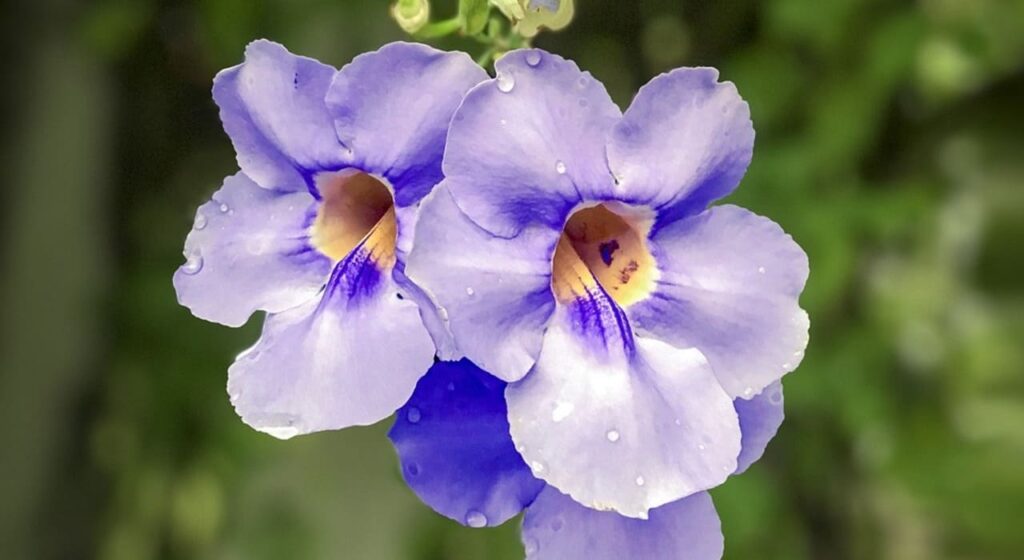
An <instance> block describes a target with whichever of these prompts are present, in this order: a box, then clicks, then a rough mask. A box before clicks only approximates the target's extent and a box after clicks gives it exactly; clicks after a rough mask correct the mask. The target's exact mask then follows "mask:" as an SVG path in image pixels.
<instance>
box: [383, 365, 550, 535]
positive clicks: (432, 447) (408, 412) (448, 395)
mask: <svg viewBox="0 0 1024 560" xmlns="http://www.w3.org/2000/svg"><path fill="white" fill-rule="evenodd" d="M388 436H389V437H390V438H391V441H392V442H393V443H394V444H395V448H396V449H397V450H398V455H399V457H400V458H401V461H402V476H403V477H404V478H405V481H406V482H407V483H408V484H409V487H410V488H412V490H413V491H414V492H416V495H417V496H419V497H420V499H422V500H423V501H424V502H426V503H427V505H429V506H430V507H432V508H434V509H435V510H436V511H437V512H439V513H441V514H442V515H445V516H448V517H450V518H452V519H454V520H455V521H458V522H459V523H462V524H464V525H469V526H471V527H483V526H492V527H493V526H496V525H500V524H502V523H504V522H505V521H508V520H509V519H510V518H512V517H514V516H515V515H518V514H519V512H520V511H522V510H523V508H524V507H526V506H527V505H529V504H530V503H531V502H533V499H534V498H536V497H537V494H538V493H539V492H540V491H541V489H542V488H543V487H544V483H543V482H541V481H540V480H537V479H536V478H534V476H533V474H531V473H530V469H529V468H528V467H527V466H526V463H524V462H523V458H522V457H520V456H519V453H517V452H516V450H515V447H514V446H513V445H512V438H511V437H510V436H509V433H508V419H507V412H506V406H505V383H504V382H502V381H501V380H499V379H496V378H494V377H492V376H491V375H490V374H488V373H487V372H485V371H483V370H481V369H480V368H478V367H476V366H475V365H473V364H472V363H471V362H469V361H468V360H463V361H460V362H438V363H436V364H434V366H433V367H432V368H430V371H429V372H428V373H427V375H426V376H424V377H423V379H421V380H420V382H419V384H418V385H417V386H416V392H415V393H413V396H412V398H410V399H409V402H408V403H406V405H405V406H403V407H402V408H401V410H399V412H398V415H397V418H396V419H395V425H394V426H393V427H392V428H391V432H390V433H389V434H388Z"/></svg>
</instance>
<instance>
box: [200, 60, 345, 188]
mask: <svg viewBox="0 0 1024 560" xmlns="http://www.w3.org/2000/svg"><path fill="white" fill-rule="evenodd" d="M334 73H335V70H334V68H332V67H330V66H327V65H325V64H321V63H320V62H317V61H316V60H313V59H311V58H305V57H301V56H295V55H293V54H291V53H290V52H288V51H287V50H286V49H285V48H284V47H282V46H281V45H278V44H277V43H272V42H270V41H265V40H260V41H256V42H254V43H251V44H250V45H249V46H248V48H246V50H245V62H244V63H242V64H240V65H238V66H235V67H233V68H228V69H226V70H224V71H222V72H220V73H219V74H217V77H216V78H215V79H214V82H213V97H214V100H215V101H216V102H217V105H218V106H219V107H220V118H221V120H222V121H223V123H224V130H225V131H227V133H228V135H229V136H230V137H231V141H232V143H233V144H234V146H235V151H236V152H237V154H238V165H239V166H240V167H241V168H242V171H244V172H245V173H246V175H248V176H249V177H251V178H252V180H253V181H255V182H256V183H257V184H259V185H260V186H261V187H264V188H278V189H284V190H291V191H299V190H306V189H312V188H313V182H312V176H313V174H314V173H316V172H317V171H321V170H325V169H338V168H340V167H342V165H343V163H344V156H345V152H344V149H343V147H342V146H341V144H340V143H339V142H338V138H337V136H336V135H335V133H334V126H333V123H332V120H331V117H330V114H328V112H327V106H326V105H325V104H324V95H325V94H326V93H327V87H328V86H329V85H330V83H331V79H332V78H333V77H334Z"/></svg>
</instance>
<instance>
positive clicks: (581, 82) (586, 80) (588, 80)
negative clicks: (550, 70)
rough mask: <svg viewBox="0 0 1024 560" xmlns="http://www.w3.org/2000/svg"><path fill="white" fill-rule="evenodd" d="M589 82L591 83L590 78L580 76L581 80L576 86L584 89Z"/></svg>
mask: <svg viewBox="0 0 1024 560" xmlns="http://www.w3.org/2000/svg"><path fill="white" fill-rule="evenodd" d="M588 82H590V78H588V77H587V76H580V79H579V81H577V82H576V85H578V86H579V87H580V89H583V88H585V87H587V83H588Z"/></svg>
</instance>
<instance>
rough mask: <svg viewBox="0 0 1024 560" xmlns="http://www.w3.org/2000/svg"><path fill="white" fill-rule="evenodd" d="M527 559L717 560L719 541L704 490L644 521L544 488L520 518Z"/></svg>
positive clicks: (717, 524)
mask: <svg viewBox="0 0 1024 560" xmlns="http://www.w3.org/2000/svg"><path fill="white" fill-rule="evenodd" d="M523 545H524V546H525V547H526V558H527V560H627V559H629V560H634V559H635V560H654V559H657V560H719V559H720V558H721V557H722V552H723V551H724V547H725V543H724V539H723V537H722V526H721V522H720V521H719V519H718V513H717V512H716V511H715V506H714V504H713V503H712V502H711V496H709V495H708V494H707V493H706V492H701V493H699V494H694V495H693V496H690V497H689V498H686V499H683V500H679V501H676V502H673V503H671V504H668V505H665V506H662V507H660V508H658V509H655V510H651V516H650V519H648V520H638V519H630V518H628V517H623V516H621V515H617V514H615V513H611V512H600V511H595V510H592V509H588V508H585V507H583V506H581V505H579V504H577V503H576V502H574V501H573V500H572V499H571V498H569V497H568V496H564V495H562V494H560V493H559V492H558V491H557V490H555V489H554V488H551V487H548V488H546V489H545V490H544V491H543V492H541V494H540V496H538V497H537V501H536V502H534V504H533V505H532V506H530V508H529V509H528V510H526V517H525V518H524V519H523Z"/></svg>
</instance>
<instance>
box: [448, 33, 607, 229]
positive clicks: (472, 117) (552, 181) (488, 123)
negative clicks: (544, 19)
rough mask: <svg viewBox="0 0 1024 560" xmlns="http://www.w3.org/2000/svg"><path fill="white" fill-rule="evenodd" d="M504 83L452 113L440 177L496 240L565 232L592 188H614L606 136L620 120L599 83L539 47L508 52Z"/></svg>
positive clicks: (499, 65) (486, 86)
mask: <svg viewBox="0 0 1024 560" xmlns="http://www.w3.org/2000/svg"><path fill="white" fill-rule="evenodd" d="M495 68H496V69H497V73H498V77H497V78H496V79H494V80H490V81H487V82H484V83H483V84H480V85H479V86H477V87H475V88H473V89H472V90H471V91H470V92H469V94H468V95H466V99H465V100H464V101H463V103H462V106H461V107H460V108H459V110H458V111H457V112H456V116H455V119H454V120H453V122H452V127H451V131H450V133H449V135H448V146H447V148H446V150H445V158H444V174H445V177H446V179H447V180H448V182H449V184H450V188H451V190H452V194H453V196H454V197H455V201H456V202H457V203H458V205H459V207H460V208H461V209H462V210H463V211H464V212H465V213H466V215H468V216H469V217H470V218H471V219H472V220H473V221H474V222H476V223H477V224H479V225H480V226H482V227H483V228H485V229H486V230H488V231H490V232H491V233H494V234H496V235H501V236H504V237H511V236H514V235H517V234H518V233H519V232H521V231H522V230H523V229H525V228H526V227H528V226H530V225H543V226H547V227H549V228H553V229H559V230H560V229H561V227H562V223H563V222H564V220H565V216H566V215H567V214H568V213H569V211H570V210H571V209H572V208H573V207H574V206H576V204H577V203H579V202H580V200H581V197H583V198H586V197H587V196H588V195H589V193H591V192H592V191H594V190H597V191H600V192H605V191H607V190H609V189H610V188H611V187H610V185H611V183H612V177H611V175H610V174H609V173H608V168H607V165H606V164H605V156H604V147H605V139H606V137H607V135H608V133H609V132H610V130H611V128H612V126H613V125H614V124H615V122H616V121H617V120H618V119H619V118H620V115H621V113H620V111H619V109H618V107H616V106H615V104H614V103H612V101H611V98H609V97H608V93H607V92H606V91H605V89H604V87H603V86H602V85H601V84H600V82H598V81H596V80H594V79H593V78H591V77H590V75H589V74H588V73H585V72H580V70H579V68H578V67H577V66H576V65H575V64H574V63H572V62H570V61H567V60H565V59H563V58H561V57H559V56H556V55H553V54H549V53H546V52H543V51H540V50H520V51H513V52H510V53H508V54H506V55H504V56H503V57H501V58H500V59H498V61H497V62H496V63H495Z"/></svg>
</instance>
